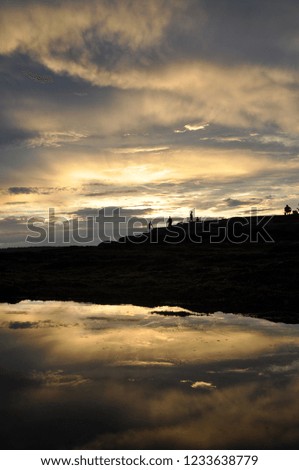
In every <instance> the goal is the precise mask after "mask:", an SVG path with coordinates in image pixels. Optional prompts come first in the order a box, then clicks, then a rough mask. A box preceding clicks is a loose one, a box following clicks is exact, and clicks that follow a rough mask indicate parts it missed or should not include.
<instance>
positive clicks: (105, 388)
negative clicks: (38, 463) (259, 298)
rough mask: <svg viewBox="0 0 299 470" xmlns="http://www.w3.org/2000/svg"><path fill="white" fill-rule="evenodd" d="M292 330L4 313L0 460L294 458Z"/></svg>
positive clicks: (219, 317) (245, 321)
mask: <svg viewBox="0 0 299 470" xmlns="http://www.w3.org/2000/svg"><path fill="white" fill-rule="evenodd" d="M298 393H299V325H287V324H282V323H271V322H268V321H266V320H260V319H254V318H250V317H244V316H241V315H232V314H223V313H220V312H218V313H214V314H211V315H200V314H196V313H193V312H191V311H186V310H183V309H181V308H174V307H171V308H170V307H159V308H155V309H150V308H145V307H138V306H134V305H93V304H79V303H75V302H36V301H35V302H32V301H24V302H20V303H19V304H15V305H10V304H0V398H1V400H0V415H1V429H0V434H1V448H2V449H286V448H288V449H297V448H298V445H299V400H298Z"/></svg>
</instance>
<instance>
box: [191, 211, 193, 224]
mask: <svg viewBox="0 0 299 470" xmlns="http://www.w3.org/2000/svg"><path fill="white" fill-rule="evenodd" d="M190 222H193V211H190Z"/></svg>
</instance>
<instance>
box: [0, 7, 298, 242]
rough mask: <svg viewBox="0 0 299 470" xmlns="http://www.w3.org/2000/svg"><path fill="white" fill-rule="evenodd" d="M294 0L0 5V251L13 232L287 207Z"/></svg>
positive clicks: (292, 161) (292, 141)
mask: <svg viewBox="0 0 299 470" xmlns="http://www.w3.org/2000/svg"><path fill="white" fill-rule="evenodd" d="M298 13H299V6H298V3H297V2H295V0H286V1H284V2H282V1H278V0H271V1H270V0H262V1H258V0H251V1H248V0H244V1H242V2H240V1H239V0H221V1H219V0H198V1H194V0H186V1H180V0H171V1H165V0H151V1H146V0H112V1H109V2H108V1H105V0H86V1H85V2H80V1H78V0H74V1H68V0H57V1H53V2H48V1H46V0H39V1H38V0H32V1H31V0H28V1H27V0H26V1H24V2H22V3H21V2H18V1H4V2H2V5H1V7H0V70H1V74H0V77H1V78H0V79H1V88H2V94H1V95H2V97H1V110H0V120H1V133H0V145H1V151H0V168H1V172H0V246H2V245H3V246H13V245H18V244H22V240H23V238H22V237H23V236H24V226H25V223H26V220H27V219H28V218H29V217H32V216H37V217H38V216H42V217H46V215H47V213H48V210H49V208H50V207H52V208H55V210H56V211H57V213H59V214H61V215H63V216H65V217H70V216H72V215H74V214H75V215H76V214H81V215H82V214H84V213H86V214H88V211H91V212H92V211H94V210H96V209H101V208H104V207H120V208H123V209H125V210H128V211H131V214H132V215H134V210H136V216H142V217H145V218H148V217H150V218H153V217H161V216H168V215H169V214H171V215H172V217H174V218H175V217H183V218H184V217H188V214H189V211H190V210H191V209H193V210H196V215H198V216H200V217H230V216H234V215H247V214H249V213H250V211H251V209H252V208H253V207H254V208H256V209H257V212H258V213H259V214H282V213H283V207H284V206H285V204H286V203H288V204H289V205H290V206H291V207H292V209H296V208H297V207H298V200H299V191H298V172H299V124H298V123H299V108H298V102H299V100H298V98H299V88H298V83H299V71H298V54H299V40H298V26H297V21H296V19H297V17H298Z"/></svg>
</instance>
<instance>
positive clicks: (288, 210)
mask: <svg viewBox="0 0 299 470" xmlns="http://www.w3.org/2000/svg"><path fill="white" fill-rule="evenodd" d="M291 212H292V209H291V208H290V206H289V205H288V204H287V205H286V206H285V208H284V215H288V214H290V213H291Z"/></svg>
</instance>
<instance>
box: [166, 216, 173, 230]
mask: <svg viewBox="0 0 299 470" xmlns="http://www.w3.org/2000/svg"><path fill="white" fill-rule="evenodd" d="M171 226H172V218H171V217H170V216H169V217H168V219H167V227H171Z"/></svg>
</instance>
